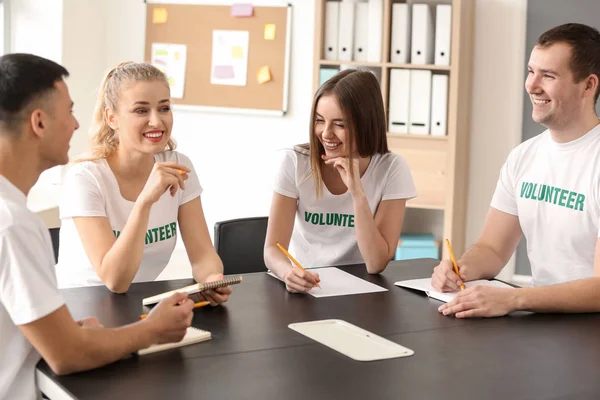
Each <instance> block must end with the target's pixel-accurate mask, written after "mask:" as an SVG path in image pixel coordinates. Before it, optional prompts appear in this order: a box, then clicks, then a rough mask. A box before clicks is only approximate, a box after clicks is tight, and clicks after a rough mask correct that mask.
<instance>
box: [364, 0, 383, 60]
mask: <svg viewBox="0 0 600 400" xmlns="http://www.w3.org/2000/svg"><path fill="white" fill-rule="evenodd" d="M368 25H369V28H368V29H369V40H368V43H369V44H368V45H367V51H368V55H367V61H368V62H381V46H382V43H383V42H382V41H383V38H382V34H383V0H369V24H368Z"/></svg>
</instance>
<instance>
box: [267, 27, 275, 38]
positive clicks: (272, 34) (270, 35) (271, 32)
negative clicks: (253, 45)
mask: <svg viewBox="0 0 600 400" xmlns="http://www.w3.org/2000/svg"><path fill="white" fill-rule="evenodd" d="M265 40H275V24H266V25H265Z"/></svg>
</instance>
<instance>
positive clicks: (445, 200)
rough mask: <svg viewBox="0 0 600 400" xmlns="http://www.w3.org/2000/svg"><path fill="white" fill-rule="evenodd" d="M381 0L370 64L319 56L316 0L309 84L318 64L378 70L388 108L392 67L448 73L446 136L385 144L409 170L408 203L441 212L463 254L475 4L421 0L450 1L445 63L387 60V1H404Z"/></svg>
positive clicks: (446, 231)
mask: <svg viewBox="0 0 600 400" xmlns="http://www.w3.org/2000/svg"><path fill="white" fill-rule="evenodd" d="M383 2H384V9H383V24H382V27H381V28H382V35H383V36H382V39H383V40H382V60H381V62H379V63H374V62H347V61H329V60H324V52H323V47H324V45H323V42H324V24H325V3H326V0H316V5H315V43H314V49H315V50H314V51H315V55H314V60H315V63H314V73H313V88H314V91H316V90H317V89H318V87H319V70H320V69H321V67H325V68H327V67H339V66H341V65H345V66H351V67H364V68H371V69H372V68H376V69H380V70H381V80H380V82H381V91H382V94H383V101H384V104H385V107H386V110H387V107H388V100H389V77H390V70H391V69H395V68H402V69H425V70H432V71H436V72H439V71H442V72H444V73H447V74H448V75H449V88H448V90H449V91H448V115H447V135H446V136H444V137H439V136H431V135H410V134H392V133H389V134H388V145H389V147H390V150H391V151H393V152H395V153H398V154H401V155H402V156H403V157H404V158H405V159H406V161H407V162H408V164H409V166H410V168H411V172H412V176H413V179H414V181H415V185H416V187H417V193H418V197H416V198H415V199H412V200H410V201H409V202H408V207H411V208H422V209H432V210H442V211H443V215H444V222H443V235H444V238H448V239H450V240H451V242H452V247H453V248H454V252H455V254H462V253H463V252H464V250H465V239H466V210H467V195H468V168H469V134H470V108H471V80H472V71H473V66H472V64H473V42H474V18H475V4H474V3H475V2H474V1H472V0H451V1H447V0H446V1H444V0H440V1H439V2H438V1H431V0H430V1H427V0H426V1H423V2H424V3H428V4H432V5H435V4H452V33H451V35H452V37H451V51H450V54H451V57H450V66H440V65H417V64H394V63H391V62H390V37H391V20H392V4H394V3H405V2H406V1H400V0H383ZM411 3H412V2H411ZM444 238H438V239H444ZM443 247H444V249H443V255H444V257H447V256H448V254H447V249H446V248H445V246H443Z"/></svg>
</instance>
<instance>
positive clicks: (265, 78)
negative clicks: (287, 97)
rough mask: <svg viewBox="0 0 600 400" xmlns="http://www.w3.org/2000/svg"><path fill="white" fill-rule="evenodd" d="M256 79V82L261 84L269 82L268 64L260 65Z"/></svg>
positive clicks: (269, 69)
mask: <svg viewBox="0 0 600 400" xmlns="http://www.w3.org/2000/svg"><path fill="white" fill-rule="evenodd" d="M256 80H258V83H260V84H261V85H262V84H263V83H267V82H269V81H270V80H271V68H269V66H268V65H265V66H264V67H260V68H259V70H258V72H257V73H256Z"/></svg>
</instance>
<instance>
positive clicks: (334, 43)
mask: <svg viewBox="0 0 600 400" xmlns="http://www.w3.org/2000/svg"><path fill="white" fill-rule="evenodd" d="M339 16H340V3H339V2H337V1H328V2H326V3H325V48H324V53H325V54H324V55H323V56H324V57H325V59H326V60H330V61H337V59H338V31H339Z"/></svg>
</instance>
